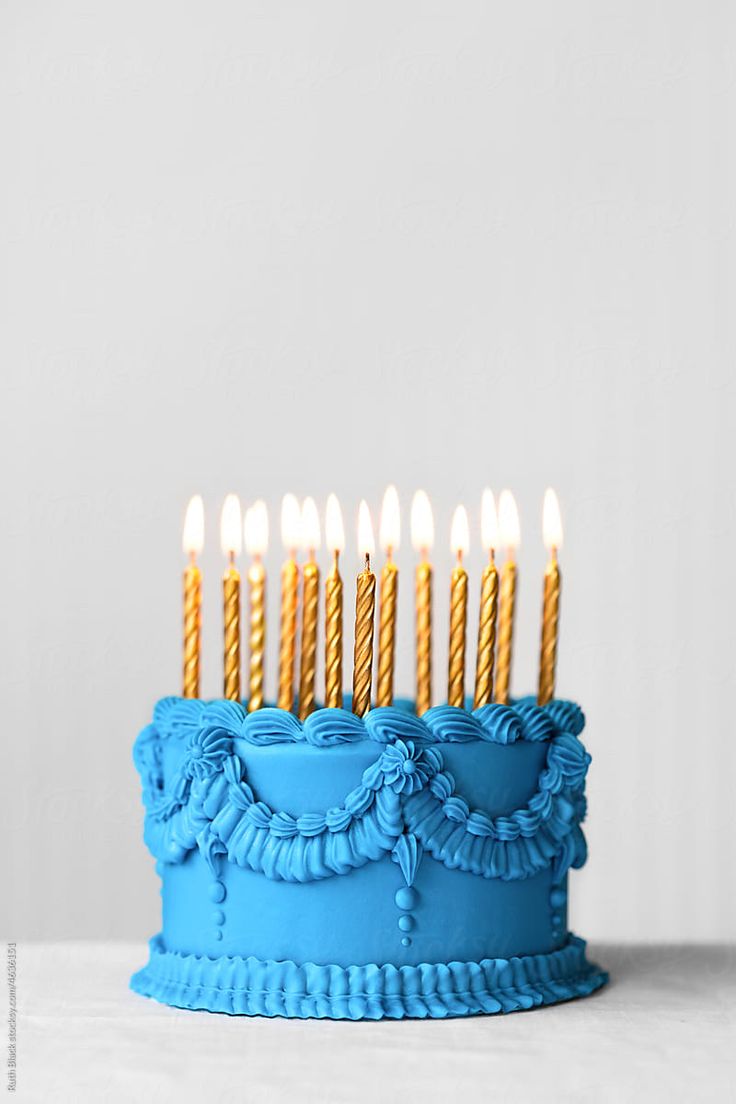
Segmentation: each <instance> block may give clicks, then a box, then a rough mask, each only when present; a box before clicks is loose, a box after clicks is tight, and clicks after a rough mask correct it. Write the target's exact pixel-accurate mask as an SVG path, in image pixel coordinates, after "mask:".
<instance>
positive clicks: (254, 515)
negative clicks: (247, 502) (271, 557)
mask: <svg viewBox="0 0 736 1104" xmlns="http://www.w3.org/2000/svg"><path fill="white" fill-rule="evenodd" d="M244 530H245V548H246V551H247V552H248V555H250V556H265V554H266V549H267V548H268V510H267V509H266V503H265V502H264V501H263V499H260V498H259V499H258V501H257V502H254V503H253V505H252V506H250V507H249V508H248V509H247V510H246V511H245V526H244Z"/></svg>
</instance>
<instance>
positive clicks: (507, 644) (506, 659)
mask: <svg viewBox="0 0 736 1104" xmlns="http://www.w3.org/2000/svg"><path fill="white" fill-rule="evenodd" d="M498 522H499V528H500V530H501V544H503V545H504V546H505V548H506V559H505V561H504V565H503V567H502V568H501V603H500V610H499V615H498V647H497V649H496V690H495V693H494V698H493V700H494V701H497V702H500V703H501V704H502V705H508V704H509V685H510V682H511V655H512V648H513V642H514V607H515V605H516V549H517V548H518V545H519V513H518V511H517V509H516V503H515V501H514V496H513V495H512V494H511V492H510V491H501V497H500V498H499V501H498Z"/></svg>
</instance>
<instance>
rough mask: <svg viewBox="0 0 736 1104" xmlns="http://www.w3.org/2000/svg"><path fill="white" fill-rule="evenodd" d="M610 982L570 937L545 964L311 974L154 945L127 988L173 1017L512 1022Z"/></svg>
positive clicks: (510, 961) (528, 959) (543, 957)
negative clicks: (485, 1017) (189, 1013)
mask: <svg viewBox="0 0 736 1104" xmlns="http://www.w3.org/2000/svg"><path fill="white" fill-rule="evenodd" d="M607 980H608V975H607V974H605V973H604V972H603V971H602V970H600V969H599V967H597V966H595V965H592V964H591V963H589V962H588V961H587V959H586V957H585V943H584V942H583V940H582V939H577V938H575V937H574V936H572V937H571V938H570V939H569V941H568V942H567V943H566V945H565V946H564V947H563V948H561V949H560V950H557V951H552V952H550V953H548V954H537V955H526V956H523V957H513V958H484V959H481V960H480V961H478V962H447V963H444V962H443V963H437V964H430V963H422V964H420V965H418V966H401V967H396V966H393V965H391V964H387V965H383V966H377V965H374V964H369V965H365V966H350V967H348V968H347V969H346V968H343V967H341V966H336V965H316V964H315V963H312V962H307V963H303V964H302V965H297V964H296V963H294V962H274V961H262V960H259V959H257V958H253V957H241V956H237V955H235V956H225V955H223V956H221V957H219V958H207V957H203V956H198V955H186V954H179V953H178V952H175V951H167V949H166V946H165V944H164V941H163V940H162V939H161V937H160V936H156V937H155V938H154V939H152V940H151V957H150V961H149V963H148V965H147V966H146V967H145V968H144V969H143V970H140V971H139V972H138V973H137V974H135V975H134V976H133V979H132V981H131V986H132V988H133V989H134V990H135V991H136V992H138V993H142V994H143V995H144V996H148V997H155V998H156V999H157V1000H160V1001H164V1002H165V1003H167V1004H173V1005H175V1006H177V1007H179V1008H197V1009H206V1010H208V1011H210V1012H227V1013H230V1014H231V1015H247V1016H291V1017H297V1018H300V1019H306V1018H308V1017H318V1018H325V1017H329V1018H330V1019H345V1020H363V1019H366V1020H379V1019H382V1018H384V1017H385V1018H389V1019H403V1018H404V1017H407V1016H411V1017H415V1018H425V1017H428V1016H430V1017H435V1018H444V1017H446V1016H470V1015H474V1014H477V1013H479V1012H483V1013H496V1012H515V1011H517V1010H521V1009H529V1008H535V1007H538V1006H539V1005H543V1004H554V1003H557V1002H558V1001H564V1000H570V999H572V998H573V997H580V996H586V995H588V994H589V993H592V992H594V990H596V989H599V988H600V987H601V986H602V985H604V984H605V983H606V981H607Z"/></svg>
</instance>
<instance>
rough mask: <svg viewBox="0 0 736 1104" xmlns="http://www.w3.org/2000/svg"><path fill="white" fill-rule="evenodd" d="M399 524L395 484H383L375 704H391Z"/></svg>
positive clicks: (397, 582)
mask: <svg viewBox="0 0 736 1104" xmlns="http://www.w3.org/2000/svg"><path fill="white" fill-rule="evenodd" d="M400 528H401V515H400V511H399V496H398V493H397V491H396V488H395V487H394V486H390V487H387V488H386V493H385V494H384V496H383V506H382V509H381V531H380V542H381V547H382V548H383V550H384V552H385V553H386V563H385V564H384V567H383V570H382V571H381V586H380V608H379V616H378V685H377V687H376V705H392V704H393V700H394V665H395V644H396V602H397V598H398V586H399V572H398V568H397V567H396V564H395V563H394V560H393V557H394V552H395V551H396V549H397V548H398V547H399V535H400Z"/></svg>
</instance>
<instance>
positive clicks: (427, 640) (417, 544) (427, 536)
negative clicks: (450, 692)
mask: <svg viewBox="0 0 736 1104" xmlns="http://www.w3.org/2000/svg"><path fill="white" fill-rule="evenodd" d="M411 540H412V544H413V546H414V550H415V551H416V552H418V553H419V556H420V557H421V558H420V562H419V563H418V564H417V569H416V576H415V591H416V653H417V655H416V660H417V702H416V709H417V715H418V716H419V717H421V715H422V713H426V711H427V710H428V709H429V707H430V706H431V704H432V567H431V565H430V564H429V562H428V557H429V553H430V550H431V548H432V544H433V543H434V521H433V518H432V508H431V506H430V504H429V499H428V498H427V496H426V494H425V493H424V491H417V492H416V494H415V495H414V499H413V501H412V504H411Z"/></svg>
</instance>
